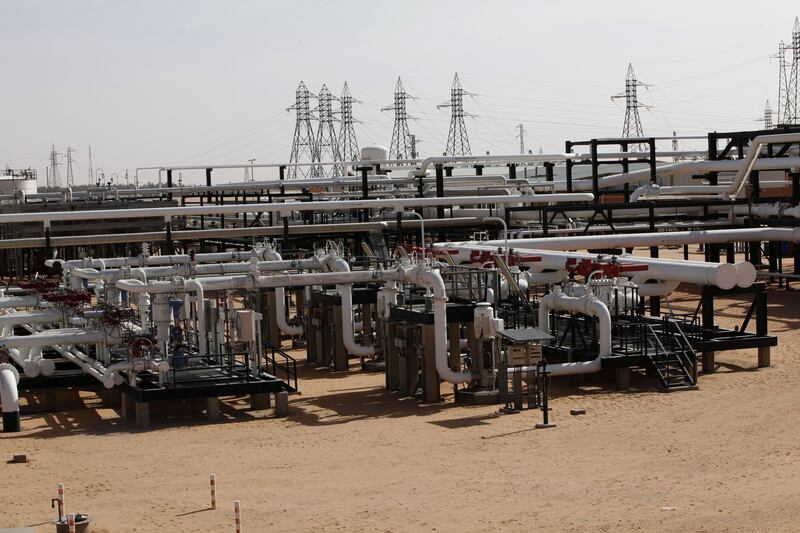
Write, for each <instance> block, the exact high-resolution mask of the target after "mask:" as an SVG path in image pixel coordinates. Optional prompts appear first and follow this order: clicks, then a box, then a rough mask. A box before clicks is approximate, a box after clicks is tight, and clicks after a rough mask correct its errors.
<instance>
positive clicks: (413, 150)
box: [411, 133, 422, 159]
mask: <svg viewBox="0 0 800 533" xmlns="http://www.w3.org/2000/svg"><path fill="white" fill-rule="evenodd" d="M421 142H422V139H420V138H418V137H417V136H416V135H414V134H413V133H412V134H411V159H416V158H417V157H418V156H419V152H417V144H418V143H421Z"/></svg>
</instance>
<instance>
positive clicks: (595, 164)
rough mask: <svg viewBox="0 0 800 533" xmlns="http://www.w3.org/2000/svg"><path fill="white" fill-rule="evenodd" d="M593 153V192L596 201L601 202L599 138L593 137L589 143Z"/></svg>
mask: <svg viewBox="0 0 800 533" xmlns="http://www.w3.org/2000/svg"><path fill="white" fill-rule="evenodd" d="M589 150H590V152H591V154H592V192H593V193H594V203H596V204H598V203H600V183H599V181H598V180H599V179H600V172H599V170H600V163H599V162H598V160H597V139H592V140H591V141H590V144H589Z"/></svg>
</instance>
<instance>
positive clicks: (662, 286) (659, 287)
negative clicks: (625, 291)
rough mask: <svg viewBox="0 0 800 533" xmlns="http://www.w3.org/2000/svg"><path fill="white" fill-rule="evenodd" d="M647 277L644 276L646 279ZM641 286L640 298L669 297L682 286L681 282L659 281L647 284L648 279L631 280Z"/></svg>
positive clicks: (635, 278)
mask: <svg viewBox="0 0 800 533" xmlns="http://www.w3.org/2000/svg"><path fill="white" fill-rule="evenodd" d="M646 277H647V276H644V278H646ZM631 281H633V282H634V283H635V284H637V285H638V286H639V296H641V297H649V296H668V295H669V294H670V293H672V291H674V290H675V289H677V288H678V285H680V284H681V282H680V281H659V282H658V283H647V279H639V280H637V277H636V276H634V278H633V279H632V280H631Z"/></svg>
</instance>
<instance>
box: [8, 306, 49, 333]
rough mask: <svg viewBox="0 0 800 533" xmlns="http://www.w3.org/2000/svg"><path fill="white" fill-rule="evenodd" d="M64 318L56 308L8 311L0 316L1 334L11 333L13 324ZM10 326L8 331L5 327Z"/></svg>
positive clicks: (35, 322) (38, 322) (44, 321)
mask: <svg viewBox="0 0 800 533" xmlns="http://www.w3.org/2000/svg"><path fill="white" fill-rule="evenodd" d="M63 319H64V316H63V314H62V313H61V311H59V310H57V309H47V310H45V311H31V312H26V313H9V314H7V315H2V316H0V329H1V330H2V336H4V337H5V336H10V335H13V334H14V332H13V328H14V326H19V325H22V324H51V323H53V322H60V321H61V320H63ZM9 327H10V328H11V331H8V330H7V329H6V328H9Z"/></svg>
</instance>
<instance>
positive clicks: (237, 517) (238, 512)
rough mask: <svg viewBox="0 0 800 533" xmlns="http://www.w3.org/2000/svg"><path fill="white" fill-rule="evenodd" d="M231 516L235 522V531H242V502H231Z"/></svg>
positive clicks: (239, 532) (237, 532) (240, 532)
mask: <svg viewBox="0 0 800 533" xmlns="http://www.w3.org/2000/svg"><path fill="white" fill-rule="evenodd" d="M233 518H234V521H235V523H236V533H242V502H241V501H239V500H236V501H234V502H233Z"/></svg>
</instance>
